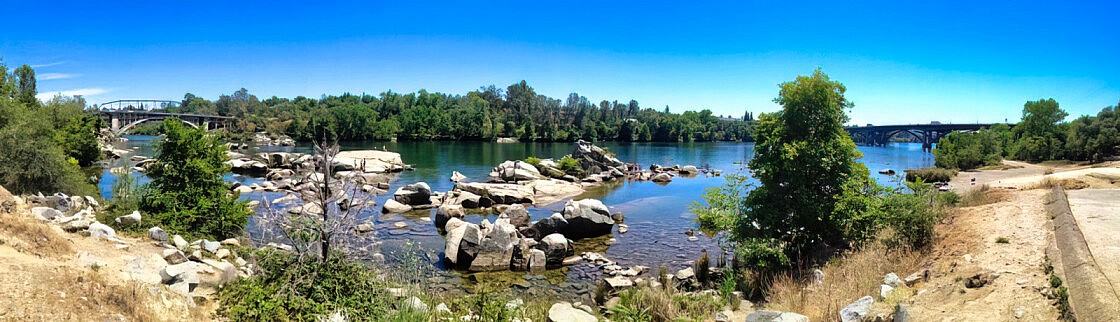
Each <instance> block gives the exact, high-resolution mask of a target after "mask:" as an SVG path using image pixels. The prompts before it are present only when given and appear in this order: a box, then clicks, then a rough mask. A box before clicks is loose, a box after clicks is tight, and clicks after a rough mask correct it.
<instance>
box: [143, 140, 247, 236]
mask: <svg viewBox="0 0 1120 322" xmlns="http://www.w3.org/2000/svg"><path fill="white" fill-rule="evenodd" d="M163 132H164V133H165V134H166V139H164V140H163V141H162V142H160V145H159V152H158V154H157V156H156V160H157V161H156V163H155V164H154V165H153V166H151V167H150V168H149V171H148V173H147V175H148V176H149V177H151V178H152V182H151V183H150V185H149V187H148V192H147V194H145V195H144V197H143V198H142V199H141V202H140V209H141V210H142V211H144V212H145V213H148V214H149V216H147V217H145V218H152V219H153V222H152V223H151V224H156V225H160V226H161V227H163V228H164V229H168V230H171V231H175V232H180V233H184V234H188V235H191V236H196V237H207V238H211V239H215V240H220V239H224V238H229V237H234V236H236V235H238V234H240V233H241V231H242V228H244V227H245V224H246V222H247V218H248V216H249V214H250V212H249V209H248V207H246V206H245V203H244V202H240V201H238V200H237V195H236V193H233V194H231V193H230V191H229V186H228V185H227V184H226V182H225V181H224V180H223V179H222V175H223V174H225V173H226V172H228V171H229V167H228V166H227V165H225V163H224V162H225V160H226V159H227V156H226V149H227V148H226V145H225V144H223V143H222V142H221V141H219V140H218V138H217V137H215V136H213V135H208V134H206V132H205V131H204V130H201V129H192V128H189V127H187V126H185V125H183V123H182V122H180V121H178V120H166V121H164V122H163Z"/></svg>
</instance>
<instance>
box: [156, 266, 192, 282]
mask: <svg viewBox="0 0 1120 322" xmlns="http://www.w3.org/2000/svg"><path fill="white" fill-rule="evenodd" d="M201 265H202V264H199V263H197V262H182V263H179V264H173V265H167V266H164V267H163V269H161V270H160V271H159V277H160V281H162V282H163V283H164V284H173V283H176V282H181V281H186V282H194V283H193V284H198V283H199V278H198V269H199V266H201Z"/></svg>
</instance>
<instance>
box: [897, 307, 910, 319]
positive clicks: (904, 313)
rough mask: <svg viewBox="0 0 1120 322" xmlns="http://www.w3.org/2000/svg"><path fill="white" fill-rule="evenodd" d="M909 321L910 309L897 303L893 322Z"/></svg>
mask: <svg viewBox="0 0 1120 322" xmlns="http://www.w3.org/2000/svg"><path fill="white" fill-rule="evenodd" d="M909 321H910V307H909V306H907V305H906V304H904V303H898V307H896V308H895V309H894V322H909Z"/></svg>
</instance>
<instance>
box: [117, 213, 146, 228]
mask: <svg viewBox="0 0 1120 322" xmlns="http://www.w3.org/2000/svg"><path fill="white" fill-rule="evenodd" d="M140 220H141V217H140V211H139V210H135V211H133V212H132V213H131V214H127V215H124V216H120V217H117V219H116V222H117V223H118V224H121V225H125V226H129V225H139V224H140Z"/></svg>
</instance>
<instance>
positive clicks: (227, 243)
mask: <svg viewBox="0 0 1120 322" xmlns="http://www.w3.org/2000/svg"><path fill="white" fill-rule="evenodd" d="M222 246H233V247H238V246H241V241H240V240H237V238H228V239H226V240H223V241H222Z"/></svg>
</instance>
